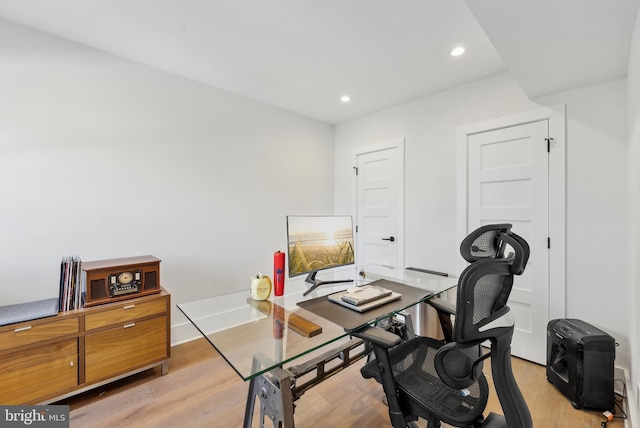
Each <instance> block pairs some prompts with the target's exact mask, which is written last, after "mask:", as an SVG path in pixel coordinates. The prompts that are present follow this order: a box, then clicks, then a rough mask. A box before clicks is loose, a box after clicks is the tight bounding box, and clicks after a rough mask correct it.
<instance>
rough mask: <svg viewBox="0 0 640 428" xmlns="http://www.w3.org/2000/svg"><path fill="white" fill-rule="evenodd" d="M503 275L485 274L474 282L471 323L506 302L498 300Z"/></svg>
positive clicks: (501, 290)
mask: <svg viewBox="0 0 640 428" xmlns="http://www.w3.org/2000/svg"><path fill="white" fill-rule="evenodd" d="M504 280H505V276H504V275H485V276H483V277H482V278H480V279H479V280H478V282H476V286H475V287H474V289H473V302H474V304H473V323H474V324H477V323H479V322H480V321H482V320H483V319H485V318H487V317H489V316H490V315H491V314H492V313H494V312H495V311H496V310H497V309H500V307H502V306H504V304H505V303H506V302H499V297H500V296H501V294H502V292H503V287H504Z"/></svg>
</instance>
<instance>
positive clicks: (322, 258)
mask: <svg viewBox="0 0 640 428" xmlns="http://www.w3.org/2000/svg"><path fill="white" fill-rule="evenodd" d="M287 244H288V253H289V277H290V278H292V277H295V276H299V275H305V274H306V275H307V278H306V279H305V281H306V282H308V283H309V284H311V288H309V289H307V290H306V291H305V292H304V295H307V294H309V293H310V292H311V291H313V290H315V289H316V288H317V287H319V286H320V285H323V284H335V283H339V282H352V281H353V280H352V279H341V280H327V281H320V280H318V279H316V275H317V273H318V272H319V271H321V270H325V269H331V268H336V267H339V266H348V265H352V264H355V257H354V248H353V221H352V218H351V216H349V215H329V216H324V215H323V216H299V215H290V216H287Z"/></svg>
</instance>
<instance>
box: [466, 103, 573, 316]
mask: <svg viewBox="0 0 640 428" xmlns="http://www.w3.org/2000/svg"><path fill="white" fill-rule="evenodd" d="M542 120H548V121H549V137H550V138H552V139H553V140H552V141H551V146H550V153H549V237H550V238H551V248H550V250H549V319H550V320H551V319H555V318H564V317H565V316H566V255H565V252H566V242H565V241H566V228H565V224H566V220H565V219H566V214H565V213H566V209H565V204H566V198H565V182H566V178H565V177H566V171H565V168H566V133H565V132H566V131H565V128H566V124H565V104H558V105H555V106H551V107H544V108H540V109H536V110H531V111H526V112H522V113H516V114H513V115H509V116H504V117H500V118H496V119H491V120H487V121H483V122H479V123H475V124H470V125H466V126H461V127H459V128H458V136H457V168H456V169H457V224H458V227H457V239H458V242H462V240H463V239H464V237H465V236H466V235H467V233H468V232H469V231H467V225H468V206H467V201H468V192H469V189H468V175H467V172H468V163H467V156H468V138H469V136H470V135H473V134H478V133H482V132H487V131H494V130H497V129H501V128H507V127H510V126H517V125H524V124H527V123H531V122H539V121H542ZM541 144H544V142H541ZM464 267H465V266H464V265H463V263H461V266H460V268H461V269H464ZM461 271H462V270H461Z"/></svg>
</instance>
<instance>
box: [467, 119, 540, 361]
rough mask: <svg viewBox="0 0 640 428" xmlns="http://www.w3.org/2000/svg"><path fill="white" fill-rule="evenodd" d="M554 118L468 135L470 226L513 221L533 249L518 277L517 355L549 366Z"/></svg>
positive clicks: (513, 304)
mask: <svg viewBox="0 0 640 428" xmlns="http://www.w3.org/2000/svg"><path fill="white" fill-rule="evenodd" d="M548 138H549V122H548V121H547V120H542V121H538V122H533V123H527V124H522V125H518V126H512V127H507V128H502V129H498V130H492V131H487V132H481V133H478V134H474V135H469V136H468V173H467V177H468V204H467V206H468V217H467V218H468V225H467V230H468V231H471V230H474V229H475V228H477V227H479V226H481V225H485V224H490V223H511V224H513V229H512V230H513V231H514V232H515V233H517V234H518V235H520V236H522V237H523V238H524V239H525V240H526V241H527V242H528V243H529V246H530V247H531V256H530V259H529V263H528V265H527V268H526V270H525V272H524V274H523V275H522V276H516V277H515V278H514V287H513V290H512V292H511V296H510V298H509V303H508V304H509V307H510V308H511V310H512V311H513V314H514V315H515V332H514V337H513V341H512V353H513V355H516V356H519V357H522V358H525V359H528V360H531V361H534V362H537V363H540V364H545V361H546V326H547V323H548V321H549V249H548V237H549V156H548V151H547V143H548Z"/></svg>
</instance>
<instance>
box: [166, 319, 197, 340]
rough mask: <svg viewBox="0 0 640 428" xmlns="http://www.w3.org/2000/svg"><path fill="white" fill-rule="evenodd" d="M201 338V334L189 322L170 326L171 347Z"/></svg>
mask: <svg viewBox="0 0 640 428" xmlns="http://www.w3.org/2000/svg"><path fill="white" fill-rule="evenodd" d="M201 337H202V334H200V332H199V331H198V330H197V329H196V328H195V327H194V326H193V324H191V323H190V322H189V321H185V322H183V323H180V324H175V325H172V326H171V346H177V345H180V344H182V343H187V342H191V341H192V340H196V339H199V338H201Z"/></svg>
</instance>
